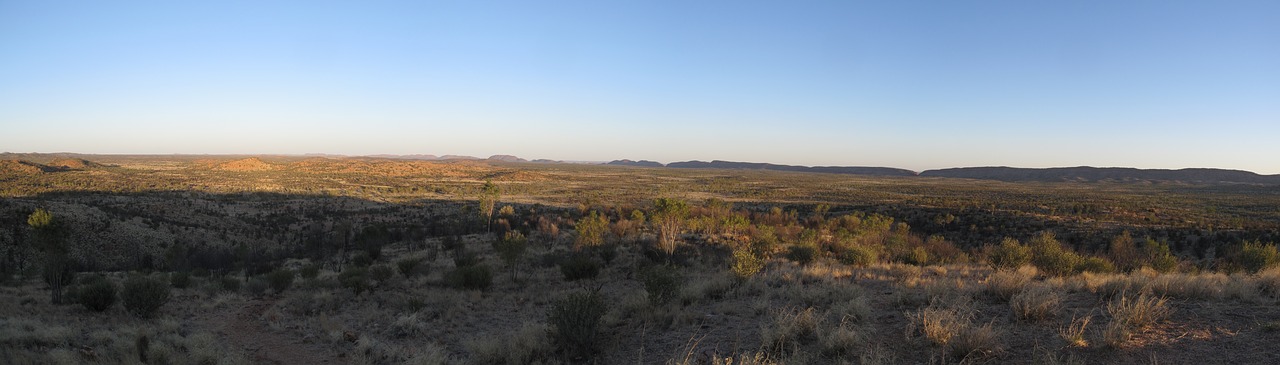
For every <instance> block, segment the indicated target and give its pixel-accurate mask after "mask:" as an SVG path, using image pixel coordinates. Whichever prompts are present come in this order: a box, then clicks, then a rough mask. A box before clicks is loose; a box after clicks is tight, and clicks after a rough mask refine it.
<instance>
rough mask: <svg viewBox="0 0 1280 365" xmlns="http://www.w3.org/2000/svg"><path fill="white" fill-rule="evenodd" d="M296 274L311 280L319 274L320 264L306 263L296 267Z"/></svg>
mask: <svg viewBox="0 0 1280 365" xmlns="http://www.w3.org/2000/svg"><path fill="white" fill-rule="evenodd" d="M298 276H301V277H302V278H303V279H307V280H311V279H315V278H316V277H317V276H320V264H306V265H303V266H302V268H300V269H298Z"/></svg>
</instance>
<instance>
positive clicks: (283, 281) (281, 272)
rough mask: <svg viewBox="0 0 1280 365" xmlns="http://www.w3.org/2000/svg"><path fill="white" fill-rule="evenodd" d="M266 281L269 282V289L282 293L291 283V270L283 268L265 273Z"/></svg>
mask: <svg viewBox="0 0 1280 365" xmlns="http://www.w3.org/2000/svg"><path fill="white" fill-rule="evenodd" d="M267 282H268V283H269V284H271V291H273V292H275V293H276V294H279V293H283V292H284V291H285V289H289V286H291V285H293V270H289V269H284V268H281V269H276V270H273V271H271V272H270V273H268V274H267Z"/></svg>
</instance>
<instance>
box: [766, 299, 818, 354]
mask: <svg viewBox="0 0 1280 365" xmlns="http://www.w3.org/2000/svg"><path fill="white" fill-rule="evenodd" d="M821 322H822V315H820V314H818V313H817V311H816V310H814V309H813V308H805V309H795V308H788V309H781V310H778V311H777V312H775V313H774V314H773V321H772V323H771V325H769V326H766V327H764V328H761V329H760V342H761V343H763V344H764V345H765V346H767V347H769V348H772V349H774V350H775V351H787V350H788V349H790V348H792V347H794V346H799V345H800V344H803V343H804V342H805V341H807V340H811V339H813V338H814V337H815V336H816V335H817V329H818V325H819V324H820V323H821Z"/></svg>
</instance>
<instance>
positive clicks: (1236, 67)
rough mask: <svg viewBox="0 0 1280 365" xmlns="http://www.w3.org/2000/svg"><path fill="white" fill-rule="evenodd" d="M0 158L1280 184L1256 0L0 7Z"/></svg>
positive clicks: (1270, 41)
mask: <svg viewBox="0 0 1280 365" xmlns="http://www.w3.org/2000/svg"><path fill="white" fill-rule="evenodd" d="M0 127H3V130H4V132H2V133H0V150H4V151H13V152H54V151H73V152H86V153H313V152H315V153H321V152H322V153H338V154H381V153H391V154H413V153H429V154H466V155H476V156H488V155H491V154H514V155H518V156H521V157H525V158H550V159H565V160H611V159H620V158H630V159H650V160H657V161H663V162H671V161H683V160H693V159H700V160H711V159H722V160H737V161H757V162H774V163H789V164H801V165H874V166H894V167H903V168H910V169H915V170H922V169H929V168H939V167H954V166H979V165H1007V166H1024V167H1049V166H1078V165H1093V166H1134V167H1145V168H1180V167H1221V168H1237V169H1246V170H1252V171H1257V172H1261V173H1280V143H1277V137H1278V136H1280V2H1276V1H1196V2H1183V1H963V2H961V1H816V2H808V1H785V2H784V1H771V2H762V1H761V2H758V1H705V2H704V1H669V2H668V1H581V2H559V1H549V2H544V1H514V2H498V1H456V2H434V1H405V2H379V1H342V2H324V1H300V2H283V1H248V2H234V1H207V2H185V1H183V2H172V1H169V2H162V1H155V2H128V1H119V2H116V1H112V2H105V1H84V2H75V1H12V0H0Z"/></svg>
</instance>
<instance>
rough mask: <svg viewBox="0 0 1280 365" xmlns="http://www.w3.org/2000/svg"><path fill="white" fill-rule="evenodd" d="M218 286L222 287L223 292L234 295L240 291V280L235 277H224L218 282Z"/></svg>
mask: <svg viewBox="0 0 1280 365" xmlns="http://www.w3.org/2000/svg"><path fill="white" fill-rule="evenodd" d="M218 284H219V286H220V287H222V291H228V292H232V293H235V292H238V291H240V279H236V278H235V277H231V276H223V277H222V279H220V280H219V281H218Z"/></svg>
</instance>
